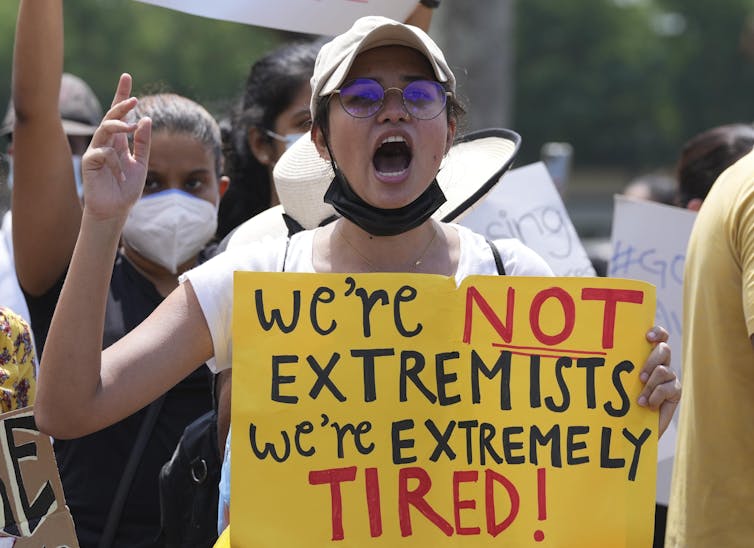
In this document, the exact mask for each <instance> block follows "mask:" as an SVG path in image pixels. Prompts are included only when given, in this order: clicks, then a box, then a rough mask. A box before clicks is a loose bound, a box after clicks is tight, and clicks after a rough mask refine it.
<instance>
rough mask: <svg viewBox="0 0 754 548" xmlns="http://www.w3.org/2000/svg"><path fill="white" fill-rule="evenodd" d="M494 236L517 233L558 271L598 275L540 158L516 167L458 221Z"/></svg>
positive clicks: (563, 273) (563, 274) (567, 273)
mask: <svg viewBox="0 0 754 548" xmlns="http://www.w3.org/2000/svg"><path fill="white" fill-rule="evenodd" d="M459 223H460V224H462V225H464V226H467V227H469V228H470V229H472V230H474V231H475V232H479V233H480V234H484V235H485V236H486V237H487V238H489V239H490V240H495V239H498V238H518V239H519V240H521V241H522V242H523V243H524V244H526V245H527V246H529V247H530V248H531V249H533V250H534V251H536V252H537V253H539V255H540V256H541V257H542V258H543V259H544V260H545V261H546V262H547V264H548V265H550V268H552V271H553V272H554V273H555V275H556V276H594V275H595V272H594V267H593V266H592V263H591V261H590V260H589V257H588V256H587V254H586V251H585V250H584V246H582V245H581V240H580V239H579V236H578V234H577V233H576V229H575V228H574V227H573V223H572V222H571V218H570V217H569V216H568V212H567V211H566V208H565V205H563V200H562V199H561V197H560V194H559V193H558V190H557V188H556V187H555V183H553V182H552V178H551V177H550V174H549V172H548V171H547V168H546V167H545V165H544V164H543V163H541V162H538V163H536V164H531V165H528V166H524V167H521V168H518V169H514V170H512V171H510V172H509V173H507V174H506V175H503V178H502V180H501V181H500V182H499V183H498V184H497V185H495V186H494V187H493V188H492V190H491V191H490V192H489V194H487V195H486V196H485V197H484V198H483V199H482V200H481V201H479V202H478V203H477V204H476V205H474V207H473V209H472V210H471V211H469V212H468V213H466V214H465V215H464V216H463V218H462V219H461V220H460V221H459Z"/></svg>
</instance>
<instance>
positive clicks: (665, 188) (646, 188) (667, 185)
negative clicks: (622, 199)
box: [623, 173, 676, 205]
mask: <svg viewBox="0 0 754 548" xmlns="http://www.w3.org/2000/svg"><path fill="white" fill-rule="evenodd" d="M675 192H676V184H675V179H673V177H671V176H670V175H666V174H664V173H647V174H644V175H640V176H639V177H637V178H635V179H633V180H631V182H629V183H628V184H627V185H626V187H625V188H624V189H623V195H624V196H627V197H629V198H638V199H639V200H647V201H650V202H657V203H659V204H666V205H673V203H674V200H675Z"/></svg>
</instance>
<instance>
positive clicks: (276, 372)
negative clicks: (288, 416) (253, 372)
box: [270, 355, 298, 403]
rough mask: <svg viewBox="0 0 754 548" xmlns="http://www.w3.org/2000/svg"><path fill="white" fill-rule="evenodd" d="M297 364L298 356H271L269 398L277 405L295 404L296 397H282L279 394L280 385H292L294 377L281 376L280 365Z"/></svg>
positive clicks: (294, 380)
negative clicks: (277, 403)
mask: <svg viewBox="0 0 754 548" xmlns="http://www.w3.org/2000/svg"><path fill="white" fill-rule="evenodd" d="M285 363H298V356H290V355H289V356H272V387H271V392H272V393H271V394H270V398H271V399H272V401H276V402H279V403H296V402H298V396H284V395H281V394H280V385H281V384H293V383H294V382H296V375H281V374H280V364H285Z"/></svg>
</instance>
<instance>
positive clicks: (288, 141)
mask: <svg viewBox="0 0 754 548" xmlns="http://www.w3.org/2000/svg"><path fill="white" fill-rule="evenodd" d="M264 132H265V133H266V134H267V135H269V136H270V137H272V138H273V139H275V140H276V141H280V142H281V143H285V150H288V149H289V148H291V146H293V143H295V142H296V141H298V140H299V138H300V137H301V136H302V135H304V134H303V133H289V134H288V135H280V134H279V133H275V132H274V131H270V130H269V129H265V130H264Z"/></svg>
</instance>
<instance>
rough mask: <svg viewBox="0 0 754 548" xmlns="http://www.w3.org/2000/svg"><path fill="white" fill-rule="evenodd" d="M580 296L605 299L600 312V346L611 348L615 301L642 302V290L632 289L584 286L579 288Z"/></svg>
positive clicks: (590, 298) (584, 298)
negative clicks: (603, 306)
mask: <svg viewBox="0 0 754 548" xmlns="http://www.w3.org/2000/svg"><path fill="white" fill-rule="evenodd" d="M581 298H582V299H583V300H585V301H605V309H604V312H603V313H602V348H612V347H613V342H614V335H615V315H616V312H617V310H616V309H617V303H619V302H620V303H631V304H641V303H643V302H644V292H643V291H636V290H633V289H609V288H597V287H585V288H584V289H582V290H581Z"/></svg>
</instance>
